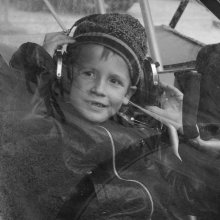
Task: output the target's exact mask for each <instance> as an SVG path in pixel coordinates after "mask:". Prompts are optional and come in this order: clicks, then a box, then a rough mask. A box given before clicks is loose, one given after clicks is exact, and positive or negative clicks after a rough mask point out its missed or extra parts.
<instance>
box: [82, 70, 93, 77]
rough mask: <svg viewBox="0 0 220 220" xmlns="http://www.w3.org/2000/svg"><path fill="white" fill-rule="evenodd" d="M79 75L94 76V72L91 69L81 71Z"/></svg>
mask: <svg viewBox="0 0 220 220" xmlns="http://www.w3.org/2000/svg"><path fill="white" fill-rule="evenodd" d="M80 75H81V76H83V77H85V78H95V73H94V72H93V71H90V70H88V71H82V72H81V73H80Z"/></svg>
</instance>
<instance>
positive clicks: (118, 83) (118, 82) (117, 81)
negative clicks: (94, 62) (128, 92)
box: [110, 78, 123, 86]
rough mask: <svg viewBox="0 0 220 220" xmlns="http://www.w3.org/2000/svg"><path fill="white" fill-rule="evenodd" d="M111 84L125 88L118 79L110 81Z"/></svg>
mask: <svg viewBox="0 0 220 220" xmlns="http://www.w3.org/2000/svg"><path fill="white" fill-rule="evenodd" d="M110 82H111V83H112V84H114V85H120V86H123V83H122V82H121V80H119V79H116V78H112V79H110Z"/></svg>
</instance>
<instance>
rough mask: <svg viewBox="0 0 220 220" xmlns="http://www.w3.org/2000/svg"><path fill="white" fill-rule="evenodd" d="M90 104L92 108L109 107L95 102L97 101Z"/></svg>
mask: <svg viewBox="0 0 220 220" xmlns="http://www.w3.org/2000/svg"><path fill="white" fill-rule="evenodd" d="M90 104H91V105H92V106H96V107H99V108H106V107H107V105H104V104H102V103H100V102H95V101H91V102H90Z"/></svg>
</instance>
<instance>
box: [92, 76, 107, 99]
mask: <svg viewBox="0 0 220 220" xmlns="http://www.w3.org/2000/svg"><path fill="white" fill-rule="evenodd" d="M105 91H106V88H105V82H104V80H101V79H96V80H95V82H94V84H93V86H92V88H91V92H92V93H94V94H96V95H99V96H105Z"/></svg>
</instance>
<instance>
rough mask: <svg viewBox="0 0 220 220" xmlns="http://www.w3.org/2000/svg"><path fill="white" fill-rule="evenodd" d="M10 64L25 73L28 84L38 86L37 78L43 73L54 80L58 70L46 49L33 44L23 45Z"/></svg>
mask: <svg viewBox="0 0 220 220" xmlns="http://www.w3.org/2000/svg"><path fill="white" fill-rule="evenodd" d="M9 64H10V66H11V67H13V68H15V69H17V70H19V71H21V72H23V73H24V75H25V79H26V82H32V83H34V84H37V78H38V76H39V75H40V74H42V73H45V72H46V73H49V76H50V77H51V78H52V77H53V76H54V73H55V69H56V63H55V61H54V60H53V58H52V57H51V56H50V55H49V54H48V53H47V52H46V51H45V50H44V48H43V47H42V46H40V45H38V44H36V43H31V42H27V43H24V44H22V45H21V46H20V47H19V49H18V50H17V51H16V52H15V53H14V54H13V56H12V58H11V60H10V63H9ZM47 75H48V74H47ZM28 87H29V86H28ZM29 89H30V88H29Z"/></svg>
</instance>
